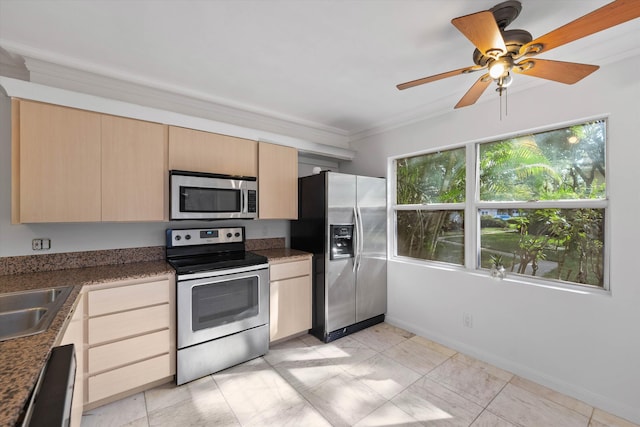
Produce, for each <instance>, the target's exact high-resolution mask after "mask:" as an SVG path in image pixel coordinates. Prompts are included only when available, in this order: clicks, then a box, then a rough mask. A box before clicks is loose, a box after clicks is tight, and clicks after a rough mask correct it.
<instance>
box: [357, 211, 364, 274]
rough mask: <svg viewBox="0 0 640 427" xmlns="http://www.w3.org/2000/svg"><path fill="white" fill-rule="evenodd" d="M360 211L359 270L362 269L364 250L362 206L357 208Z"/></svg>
mask: <svg viewBox="0 0 640 427" xmlns="http://www.w3.org/2000/svg"><path fill="white" fill-rule="evenodd" d="M357 212H358V223H357V224H358V237H359V239H358V241H357V242H356V243H357V244H358V271H360V265H361V264H362V252H364V226H363V225H362V212H360V206H358V208H357Z"/></svg>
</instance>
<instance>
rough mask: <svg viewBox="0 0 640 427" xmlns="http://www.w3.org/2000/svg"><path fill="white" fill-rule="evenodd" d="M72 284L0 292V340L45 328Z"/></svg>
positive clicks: (29, 333) (63, 300)
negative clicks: (1, 293)
mask: <svg viewBox="0 0 640 427" xmlns="http://www.w3.org/2000/svg"><path fill="white" fill-rule="evenodd" d="M72 288H73V287H72V286H66V287H62V288H47V289H38V290H35V291H23V292H13V293H9V294H3V295H0V341H4V340H8V339H11V338H19V337H24V336H28V335H35V334H38V333H40V332H44V331H46V330H47V328H48V327H49V325H51V322H52V321H53V319H54V318H55V317H56V314H57V313H58V310H60V307H62V304H64V302H65V301H66V300H67V297H68V296H69V294H70V293H71V289H72Z"/></svg>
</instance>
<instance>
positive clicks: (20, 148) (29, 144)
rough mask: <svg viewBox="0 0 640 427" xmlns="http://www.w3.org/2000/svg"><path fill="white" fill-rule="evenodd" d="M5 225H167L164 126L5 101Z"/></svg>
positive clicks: (58, 107) (166, 174) (68, 109)
mask: <svg viewBox="0 0 640 427" xmlns="http://www.w3.org/2000/svg"><path fill="white" fill-rule="evenodd" d="M12 108H13V117H12V120H13V121H12V129H13V136H12V211H11V221H12V223H14V224H15V223H34V222H93V221H163V220H166V219H168V202H167V201H166V198H167V194H168V173H167V171H168V169H167V126H166V125H162V124H158V123H150V122H144V121H140V120H133V119H127V118H123V117H115V116H109V115H105V114H99V113H94V112H89V111H84V110H77V109H74V108H67V107H61V106H57V105H51V104H44V103H39V102H33V101H25V100H17V99H14V100H13V101H12Z"/></svg>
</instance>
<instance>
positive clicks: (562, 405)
mask: <svg viewBox="0 0 640 427" xmlns="http://www.w3.org/2000/svg"><path fill="white" fill-rule="evenodd" d="M516 377H517V375H515V374H514V376H513V378H516ZM513 378H512V379H513ZM525 379H526V378H525ZM527 381H530V380H527ZM531 382H533V383H534V384H537V385H539V386H542V387H545V386H543V385H542V384H539V383H536V382H535V381H531ZM507 384H511V385H512V386H513V387H516V388H519V389H520V390H524V391H526V392H527V393H531V394H533V395H535V396H537V397H539V398H541V399H544V400H547V401H549V402H551V403H553V404H556V405H558V406H560V407H562V408H564V409H567V410H569V411H571V412H574V413H576V414H578V415H580V416H583V417H586V418H588V421H587V426H589V424H591V419H592V418H593V414H594V412H595V409H596V408H595V407H594V406H591V405H589V404H588V403H585V402H582V401H581V400H578V399H575V398H573V397H571V396H569V395H566V394H564V393H560V392H558V391H556V390H553V389H552V388H549V387H546V388H549V390H551V391H553V392H555V393H558V394H560V395H562V396H566V397H569V398H571V399H575V400H577V401H579V402H582V403H584V404H585V405H587V406H588V407H590V408H591V414H590V415H585V414H583V413H581V412H579V411H576V410H575V409H573V408H570V407H568V406H567V405H564V404H562V403H560V402H557V401H555V400H552V399H549V398H548V397H545V396H543V395H541V394H538V393H536V392H533V391H531V390H527V389H526V388H522V387H520V386H518V385H516V384H513V383H512V382H511V380H510V381H509V382H508V383H507ZM505 387H506V385H505ZM498 394H500V393H498ZM496 396H497V395H496Z"/></svg>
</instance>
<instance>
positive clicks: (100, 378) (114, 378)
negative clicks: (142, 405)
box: [87, 354, 172, 402]
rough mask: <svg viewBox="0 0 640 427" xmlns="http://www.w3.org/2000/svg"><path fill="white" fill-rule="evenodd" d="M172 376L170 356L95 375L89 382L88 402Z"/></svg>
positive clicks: (165, 355) (166, 355)
mask: <svg viewBox="0 0 640 427" xmlns="http://www.w3.org/2000/svg"><path fill="white" fill-rule="evenodd" d="M170 375H172V374H171V358H170V357H169V355H168V354H164V355H162V356H158V357H154V358H153V359H149V360H145V361H143V362H138V363H134V364H133V365H129V366H125V367H123V368H119V369H114V370H113V371H108V372H105V373H102V374H99V375H94V376H91V377H89V380H88V396H87V397H88V401H89V402H95V401H97V400H100V399H104V398H107V397H110V396H113V395H115V394H118V393H122V392H124V391H127V390H131V389H133V388H136V387H140V386H143V385H145V384H149V383H151V382H153V381H156V380H160V379H162V378H165V377H168V376H170Z"/></svg>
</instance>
